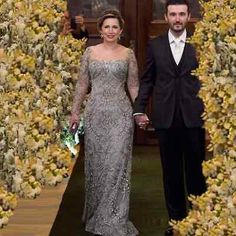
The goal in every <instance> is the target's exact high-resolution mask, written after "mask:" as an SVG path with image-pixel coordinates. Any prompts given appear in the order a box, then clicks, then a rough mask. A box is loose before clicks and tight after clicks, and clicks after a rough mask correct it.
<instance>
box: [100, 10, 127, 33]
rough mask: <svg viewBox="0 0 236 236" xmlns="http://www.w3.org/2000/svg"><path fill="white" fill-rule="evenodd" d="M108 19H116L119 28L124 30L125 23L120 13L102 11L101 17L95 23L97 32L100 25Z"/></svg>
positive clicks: (116, 11)
mask: <svg viewBox="0 0 236 236" xmlns="http://www.w3.org/2000/svg"><path fill="white" fill-rule="evenodd" d="M108 18H114V19H117V20H118V22H119V25H120V28H121V29H123V28H124V24H125V22H124V20H123V18H122V16H121V14H120V12H119V11H118V10H115V9H109V10H106V11H104V12H103V14H102V16H101V17H99V18H98V22H97V27H98V30H101V29H102V25H103V23H104V21H105V20H106V19H108Z"/></svg>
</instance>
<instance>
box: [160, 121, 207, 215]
mask: <svg viewBox="0 0 236 236" xmlns="http://www.w3.org/2000/svg"><path fill="white" fill-rule="evenodd" d="M156 133H157V136H158V140H159V146H160V156H161V163H162V171H163V182H164V192H165V200H166V205H167V210H168V214H169V218H170V219H175V220H181V219H183V218H185V217H186V194H185V186H186V190H187V194H188V195H189V194H193V195H201V194H202V193H203V192H205V190H206V188H205V179H204V177H203V175H202V166H201V164H202V161H203V160H204V159H205V130H204V129H202V128H187V127H185V125H181V126H180V127H175V126H172V127H171V128H168V129H156Z"/></svg>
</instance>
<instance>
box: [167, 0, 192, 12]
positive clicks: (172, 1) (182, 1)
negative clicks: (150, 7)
mask: <svg viewBox="0 0 236 236" xmlns="http://www.w3.org/2000/svg"><path fill="white" fill-rule="evenodd" d="M170 5H187V7H188V13H190V5H189V1H188V0H167V1H166V4H165V11H166V13H167V9H168V6H170Z"/></svg>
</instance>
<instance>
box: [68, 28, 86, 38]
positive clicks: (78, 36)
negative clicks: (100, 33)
mask: <svg viewBox="0 0 236 236" xmlns="http://www.w3.org/2000/svg"><path fill="white" fill-rule="evenodd" d="M72 36H73V37H74V38H75V39H78V40H79V39H82V38H86V39H88V37H89V33H88V30H87V29H85V31H82V30H81V31H80V32H79V33H75V32H72Z"/></svg>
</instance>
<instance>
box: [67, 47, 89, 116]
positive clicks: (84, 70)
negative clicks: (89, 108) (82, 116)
mask: <svg viewBox="0 0 236 236" xmlns="http://www.w3.org/2000/svg"><path fill="white" fill-rule="evenodd" d="M89 52H90V50H89V48H87V49H86V50H85V52H84V54H83V56H82V57H81V63H80V70H79V78H78V81H77V83H76V87H75V92H74V100H73V105H72V111H71V113H72V114H76V115H79V113H80V107H81V105H82V103H83V101H84V98H85V95H86V93H87V91H88V88H89V70H88V64H89Z"/></svg>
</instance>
